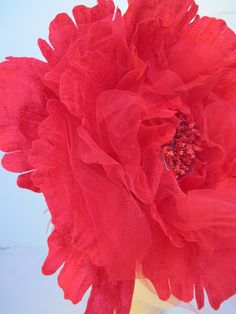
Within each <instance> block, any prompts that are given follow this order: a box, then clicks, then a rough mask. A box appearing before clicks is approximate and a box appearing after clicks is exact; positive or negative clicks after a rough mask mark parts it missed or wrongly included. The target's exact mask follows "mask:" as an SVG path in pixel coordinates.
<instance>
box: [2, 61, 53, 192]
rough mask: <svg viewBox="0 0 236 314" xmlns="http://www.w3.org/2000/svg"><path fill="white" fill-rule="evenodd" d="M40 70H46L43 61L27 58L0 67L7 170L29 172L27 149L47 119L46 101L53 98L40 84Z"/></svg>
mask: <svg viewBox="0 0 236 314" xmlns="http://www.w3.org/2000/svg"><path fill="white" fill-rule="evenodd" d="M39 68H40V69H41V71H47V65H46V64H44V63H43V62H40V61H38V60H35V59H27V58H10V59H9V60H8V61H5V62H3V63H1V65H0V83H1V84H0V85H1V86H0V121H1V125H0V128H1V132H0V148H1V150H3V151H5V152H8V153H9V154H7V155H5V157H4V158H3V161H2V164H3V166H4V167H5V168H6V169H7V170H9V171H14V172H26V171H29V170H31V169H32V166H31V165H30V164H29V162H28V154H29V149H30V148H31V144H32V142H33V141H34V140H35V139H37V138H38V127H39V125H40V123H41V122H42V121H43V120H44V118H45V117H46V116H47V112H46V102H47V99H48V98H49V97H50V96H51V95H52V93H51V92H50V91H49V90H48V89H47V88H45V86H44V85H43V83H42V81H41V78H40V76H39V72H38V70H37V69H39ZM19 78H20V80H19ZM20 180H21V181H22V179H20ZM24 182H25V184H23V185H24V187H25V188H27V184H26V182H27V181H26V180H25V181H24ZM29 188H30V186H29Z"/></svg>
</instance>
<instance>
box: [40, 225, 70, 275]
mask: <svg viewBox="0 0 236 314" xmlns="http://www.w3.org/2000/svg"><path fill="white" fill-rule="evenodd" d="M48 248H49V252H48V256H47V259H46V260H45V262H44V264H43V267H42V271H43V273H44V275H52V274H54V273H55V272H56V271H57V270H58V268H59V267H61V265H62V264H63V263H64V262H65V259H66V258H67V256H68V255H69V252H70V250H69V241H68V239H66V236H65V235H63V234H62V233H60V232H58V231H57V230H56V229H55V230H54V231H53V232H52V233H51V235H50V236H49V238H48Z"/></svg>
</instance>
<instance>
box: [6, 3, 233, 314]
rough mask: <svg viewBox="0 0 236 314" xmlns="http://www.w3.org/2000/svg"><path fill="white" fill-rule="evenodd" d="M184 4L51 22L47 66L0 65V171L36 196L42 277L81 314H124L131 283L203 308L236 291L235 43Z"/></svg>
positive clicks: (26, 62)
mask: <svg viewBox="0 0 236 314" xmlns="http://www.w3.org/2000/svg"><path fill="white" fill-rule="evenodd" d="M197 11H198V7H197V5H196V4H195V2H194V0H158V1H157V0H130V1H129V7H128V10H127V12H126V13H125V14H124V15H122V14H121V12H120V10H119V9H115V6H114V3H113V2H112V1H110V0H107V1H106V0H100V1H98V4H97V5H96V6H95V7H93V8H88V7H86V6H82V5H79V6H77V7H75V8H74V9H73V15H74V20H75V23H76V24H75V23H74V22H73V21H72V19H71V18H70V17H69V16H68V15H66V14H59V15H57V17H56V18H55V19H54V20H53V21H52V22H51V24H50V34H49V41H50V43H47V42H46V41H44V40H42V39H40V40H39V46H40V48H41V51H42V54H43V56H44V57H45V59H46V61H45V62H42V61H39V60H36V59H33V58H8V59H7V61H5V62H2V63H1V64H0V149H1V150H2V151H4V152H6V154H5V156H4V158H3V160H2V165H3V167H5V168H6V169H7V170H9V171H13V172H18V173H20V175H19V177H18V185H19V187H22V188H27V189H31V190H32V191H34V192H41V193H43V195H44V197H45V200H46V202H47V205H48V208H49V210H50V213H51V219H52V223H53V225H54V230H53V232H52V234H51V235H50V237H49V239H48V246H49V254H48V257H47V259H46V261H45V263H44V265H43V273H44V274H46V275H50V274H53V273H54V272H56V271H57V270H58V269H59V268H60V267H61V266H62V268H61V271H60V274H59V278H58V281H59V285H60V287H61V288H62V289H63V290H64V293H65V298H67V299H70V300H71V301H72V302H73V303H77V302H79V301H80V300H81V299H82V297H83V295H84V294H85V292H86V291H87V290H88V288H89V287H92V290H91V294H90V297H89V301H88V304H87V309H86V312H85V313H86V314H94V313H99V314H113V313H114V311H115V312H116V313H117V314H128V313H129V311H130V306H131V302H132V296H133V289H134V281H135V278H137V277H138V278H145V279H148V280H149V281H150V282H151V283H152V285H153V286H154V287H155V290H156V293H157V295H158V296H159V298H160V299H162V300H167V299H168V298H169V297H170V296H171V295H173V296H175V297H176V298H177V299H179V300H181V301H184V302H189V301H191V300H192V299H193V298H195V299H196V301H197V304H198V307H199V309H200V308H202V307H203V306H204V291H206V292H207V295H208V298H209V302H210V304H211V306H212V307H213V308H214V309H218V308H219V306H220V304H221V303H222V302H223V301H224V300H226V299H227V298H229V297H230V296H232V295H233V294H234V293H235V292H236V139H235V134H236V35H235V33H234V32H233V31H232V30H230V29H229V28H228V27H227V25H226V23H225V22H224V21H222V20H217V19H215V18H209V17H203V18H200V17H199V16H198V15H197Z"/></svg>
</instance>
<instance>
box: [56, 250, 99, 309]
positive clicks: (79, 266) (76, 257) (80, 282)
mask: <svg viewBox="0 0 236 314" xmlns="http://www.w3.org/2000/svg"><path fill="white" fill-rule="evenodd" d="M95 276H96V270H95V268H94V266H93V265H92V264H91V263H90V262H89V260H88V259H87V257H86V256H83V254H82V253H78V252H74V253H73V254H71V255H70V256H68V257H67V259H66V261H65V264H64V266H63V268H62V270H61V272H60V275H59V277H58V283H59V285H60V287H61V288H62V289H63V290H64V296H65V299H69V300H71V301H72V302H73V303H74V304H76V303H78V302H80V301H81V299H82V298H83V296H84V294H85V292H86V291H87V290H88V288H89V287H90V286H91V285H92V283H93V282H94V280H95V278H96V277H95Z"/></svg>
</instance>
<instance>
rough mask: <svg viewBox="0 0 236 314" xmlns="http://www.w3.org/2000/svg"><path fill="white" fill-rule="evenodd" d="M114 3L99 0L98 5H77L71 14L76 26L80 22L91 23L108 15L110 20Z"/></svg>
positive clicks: (107, 0)
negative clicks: (89, 6)
mask: <svg viewBox="0 0 236 314" xmlns="http://www.w3.org/2000/svg"><path fill="white" fill-rule="evenodd" d="M114 10H115V5H114V3H113V1H111V0H99V1H98V5H96V6H94V7H92V8H88V7H86V6H84V5H79V6H77V7H75V8H74V9H73V15H74V18H75V21H76V24H77V26H78V28H80V27H81V24H87V23H93V22H96V21H99V20H102V19H104V18H106V17H110V20H112V17H113V13H114Z"/></svg>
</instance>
